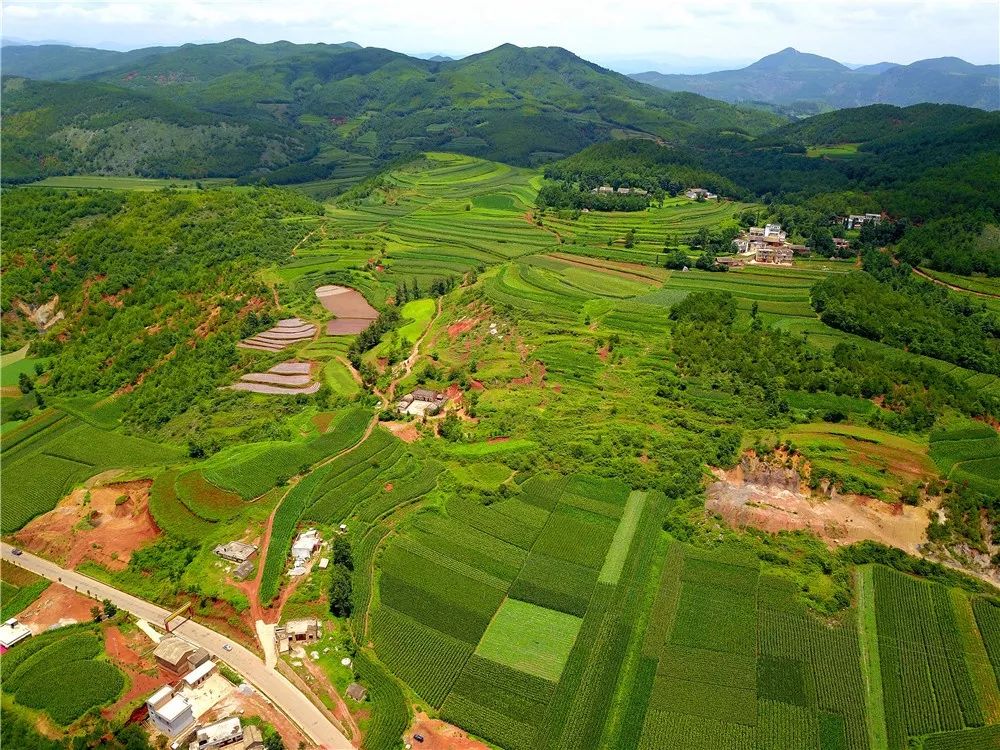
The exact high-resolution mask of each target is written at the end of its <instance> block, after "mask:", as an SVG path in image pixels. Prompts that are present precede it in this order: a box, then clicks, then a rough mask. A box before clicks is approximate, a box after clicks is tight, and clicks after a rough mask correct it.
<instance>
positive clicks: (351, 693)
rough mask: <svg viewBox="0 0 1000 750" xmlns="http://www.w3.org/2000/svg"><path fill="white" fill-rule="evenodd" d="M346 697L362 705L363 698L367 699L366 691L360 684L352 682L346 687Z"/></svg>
mask: <svg viewBox="0 0 1000 750" xmlns="http://www.w3.org/2000/svg"><path fill="white" fill-rule="evenodd" d="M347 697H348V698H353V699H354V700H356V701H357V702H358V703H363V702H364V700H365V698H367V697H368V691H367V690H366V689H365V687H364V686H363V685H361V684H360V683H357V682H352V683H351V684H350V685H348V686H347Z"/></svg>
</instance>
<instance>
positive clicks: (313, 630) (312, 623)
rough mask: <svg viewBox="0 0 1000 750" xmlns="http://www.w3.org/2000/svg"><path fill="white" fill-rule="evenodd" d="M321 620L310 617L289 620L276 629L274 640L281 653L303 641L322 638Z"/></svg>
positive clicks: (313, 640)
mask: <svg viewBox="0 0 1000 750" xmlns="http://www.w3.org/2000/svg"><path fill="white" fill-rule="evenodd" d="M320 635H321V633H320V628H319V620H317V619H316V618H315V617H309V618H306V619H304V620H289V621H288V622H286V623H285V624H284V625H278V626H277V627H275V629H274V642H275V644H276V645H277V647H278V652H279V653H282V654H284V653H287V652H288V650H289V649H291V648H292V647H294V646H297V645H299V644H303V643H313V642H315V641H318V640H319V639H320Z"/></svg>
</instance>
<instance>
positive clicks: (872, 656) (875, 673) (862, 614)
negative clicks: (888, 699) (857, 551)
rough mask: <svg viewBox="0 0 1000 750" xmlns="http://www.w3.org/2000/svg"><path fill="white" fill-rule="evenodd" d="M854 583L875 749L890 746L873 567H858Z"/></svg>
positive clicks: (872, 738)
mask: <svg viewBox="0 0 1000 750" xmlns="http://www.w3.org/2000/svg"><path fill="white" fill-rule="evenodd" d="M855 582H856V585H857V589H858V614H859V616H858V635H859V639H858V642H859V643H860V644H861V654H862V658H861V671H862V673H863V674H864V678H865V695H864V698H865V706H866V718H867V728H868V739H869V742H870V743H871V747H873V748H878V747H888V744H889V738H888V736H887V734H886V726H885V698H884V695H883V692H882V663H881V660H880V659H879V646H878V634H877V624H876V618H875V583H874V581H873V579H872V568H871V567H870V566H865V567H862V568H859V569H858V571H857V572H856V574H855Z"/></svg>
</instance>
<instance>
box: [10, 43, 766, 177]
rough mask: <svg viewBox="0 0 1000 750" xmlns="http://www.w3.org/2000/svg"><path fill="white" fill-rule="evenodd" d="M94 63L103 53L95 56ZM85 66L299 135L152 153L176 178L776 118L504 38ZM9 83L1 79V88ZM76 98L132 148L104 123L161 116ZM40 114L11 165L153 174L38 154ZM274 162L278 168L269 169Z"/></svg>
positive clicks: (259, 173)
mask: <svg viewBox="0 0 1000 750" xmlns="http://www.w3.org/2000/svg"><path fill="white" fill-rule="evenodd" d="M18 49H20V48H13V50H15V51H16V50H18ZM5 54H6V53H5ZM27 63H28V61H27V60H23V61H22V64H21V68H20V69H30V70H33V71H35V74H36V75H41V74H42V73H44V71H41V72H40V71H39V68H40V65H41V63H40V62H39V61H38V60H37V59H36V60H35V62H34V63H32V65H30V66H29V65H28V64H27ZM105 63H106V60H105V58H103V57H102V58H101V59H100V61H97V60H95V61H94V63H93V64H94V65H100V64H105ZM80 67H81V68H82V67H83V66H82V64H81V66H80ZM67 69H68V68H67V66H66V65H62V66H61V67H60V68H59V70H62V71H65V70H67ZM14 70H18V67H17V66H15V67H14ZM49 77H51V76H49ZM90 77H91V78H95V79H98V80H99V81H101V82H102V83H104V84H105V85H106V86H108V87H114V89H111V88H108V89H107V90H106V93H107V95H109V96H110V95H111V93H112V91H114V92H116V95H117V96H118V97H120V98H121V99H122V100H124V101H134V100H136V98H137V97H138V98H140V99H141V101H143V102H145V103H147V106H148V107H153V106H159V105H160V104H161V103H164V102H169V106H168V105H167V104H164V105H163V106H164V107H165V108H169V107H175V106H176V107H187V108H189V109H188V111H190V112H191V113H192V116H193V117H195V118H196V119H199V120H206V119H207V120H210V121H212V122H215V123H226V124H233V125H237V126H245V127H253V128H256V129H257V130H259V132H261V133H263V134H266V135H267V136H268V137H270V133H272V132H277V131H280V132H282V133H284V134H285V138H286V139H288V140H289V141H294V142H295V143H297V144H298V145H299V146H301V148H300V150H299V151H298V152H297V153H292V148H291V146H290V145H286V147H285V148H283V149H280V150H279V153H278V154H277V156H273V155H272V153H271V149H270V148H269V147H267V146H265V147H264V148H262V149H260V150H257V149H256V148H254V149H251V150H252V151H253V153H249V154H247V155H246V157H245V158H244V159H243V160H242V161H240V162H239V163H235V162H233V163H227V165H226V167H225V169H222V170H221V171H220V169H219V168H216V166H215V165H212V167H211V169H210V171H207V170H202V171H201V172H200V173H199V171H198V170H197V169H195V170H192V169H191V168H189V167H187V166H185V165H184V164H183V161H182V160H181V159H179V158H173V157H172V156H170V155H165V156H164V157H163V158H162V159H161V161H162V162H163V163H165V164H167V165H168V167H167V173H170V174H172V176H181V177H196V176H203V175H206V174H209V173H211V174H213V175H214V174H225V175H226V176H245V177H248V178H249V179H252V180H256V179H257V178H259V177H268V178H269V179H271V181H274V182H300V181H304V180H316V179H327V178H331V177H334V178H336V177H338V176H341V175H342V174H343V170H344V168H345V167H346V166H348V165H350V166H354V167H356V166H357V160H358V159H359V158H360V159H362V160H375V163H378V162H384V161H387V160H390V159H392V158H394V157H396V156H398V155H400V154H406V153H412V152H415V151H418V150H421V149H428V148H434V149H445V150H453V151H459V152H462V153H468V154H473V155H479V156H485V157H489V158H493V159H498V160H502V161H506V162H508V163H513V164H530V163H534V162H539V161H545V160H550V159H552V158H557V157H559V156H565V155H568V154H570V153H573V152H575V151H578V150H580V149H581V148H583V147H585V146H587V145H589V144H591V143H595V142H599V141H602V140H608V139H610V138H611V137H613V136H614V135H621V134H623V133H626V132H632V133H635V134H643V135H646V136H647V137H655V138H660V139H664V140H671V141H673V140H679V139H685V138H688V137H690V136H693V135H695V134H697V133H701V132H705V131H708V132H718V131H725V130H735V131H740V132H746V133H750V134H759V133H762V132H764V131H765V130H768V129H770V128H773V127H774V126H776V125H779V124H781V122H782V120H781V118H779V117H777V116H775V115H771V114H768V113H765V112H762V111H759V110H745V109H740V108H737V107H734V106H732V105H728V104H725V103H723V102H718V101H712V100H709V99H705V98H703V97H700V96H696V95H693V94H687V93H667V92H663V91H659V90H657V89H654V88H652V87H649V86H646V85H644V84H641V83H638V82H636V81H633V80H631V79H629V78H628V77H626V76H623V75H620V74H618V73H613V72H611V71H609V70H606V69H604V68H601V67H599V66H597V65H594V64H593V63H589V62H587V61H585V60H582V59H581V58H579V57H577V56H576V55H573V54H572V53H570V52H567V51H566V50H563V49H560V48H555V47H552V48H548V47H547V48H527V49H525V48H519V47H515V46H513V45H503V46H501V47H498V48H496V49H494V50H490V51H488V52H484V53H482V54H479V55H473V56H470V57H467V58H464V59H462V60H458V61H432V60H422V59H418V58H414V57H409V56H406V55H403V54H400V53H397V52H392V51H390V50H384V49H377V48H359V47H358V46H357V45H353V44H344V45H322V44H318V45H295V44H291V43H288V42H277V43H274V44H266V45H257V44H253V43H251V42H247V41H245V40H240V39H234V40H231V41H228V42H223V43H220V44H207V45H184V46H183V47H179V48H176V49H172V50H166V51H163V52H162V53H161V54H157V55H155V56H153V57H144V58H141V59H138V60H133V59H129V60H127V61H124V62H123V63H122V64H121V65H119V66H118V67H115V68H112V69H110V70H103V71H102V72H99V73H95V74H93V75H92V76H90ZM93 85H96V81H91V80H76V81H72V82H66V83H63V84H62V86H64V87H65V88H58V87H57V86H56V84H51V86H52V88H49V89H45V91H46V96H52V97H55V98H56V99H59V98H61V97H65V98H66V99H67V100H71V99H72V98H73V97H74V96H75V92H76V91H77V88H78V87H80V88H79V91H87V90H88V89H87V88H86V87H87V86H93ZM27 88H28V89H29V90H32V91H39V90H41V89H39V87H38V86H37V85H33V86H28V87H27ZM16 91H17V89H16V88H11V93H12V94H14V93H15V92H16ZM33 104H34V102H33V101H27V102H26V101H24V97H18V96H11V97H9V98H8V97H5V101H4V114H5V116H6V115H7V114H8V113H14V114H16V115H20V116H21V117H22V119H27V118H30V117H36V116H40V115H41V112H40V111H36V110H40V108H39V107H34V106H32V105H33ZM88 109H89V110H91V111H92V113H93V114H92V116H91V121H90V122H89V123H88V128H87V130H88V139H93V140H96V141H100V140H102V139H104V138H108V137H110V138H111V139H112V140H113V141H115V142H116V143H119V145H120V148H121V149H123V150H128V149H129V146H130V145H131V147H132V148H133V149H140V150H141V145H140V144H139V142H138V141H134V142H132V143H131V144H129V143H125V142H121V141H120V139H118V138H116V135H117V134H116V133H111V132H109V130H110V129H111V128H113V127H115V126H122V127H125V125H126V123H134V122H136V121H137V120H139V119H142V120H144V121H148V120H150V119H152V120H153V121H155V122H169V121H170V120H169V116H168V117H167V119H163V118H159V117H152V118H150V117H149V116H148V114H144V115H143V116H141V117H140V116H138V115H136V116H133V115H131V114H130V113H128V112H124V113H123V112H121V111H119V108H117V107H109V108H107V109H106V110H98V109H97V108H96V107H95V106H89V107H88ZM32 113H34V114H32ZM98 114H103V115H105V117H104V124H103V125H102V126H101V127H95V124H96V123H95V122H94V120H93V116H96V115H98ZM41 119H42V120H44V123H43V124H44V126H45V128H43V130H41V131H37V132H28V131H26V130H15V132H14V133H13V134H8V133H6V132H5V133H4V140H5V147H9V148H10V149H11V150H12V151H14V152H28V153H30V154H31V155H32V157H33V158H34V161H33V162H32V161H24V162H22V163H21V167H20V172H19V174H26V173H28V172H30V171H31V170H32V169H34V170H35V171H36V172H37V173H38V174H39V175H44V174H53V173H55V172H54V171H53V168H51V166H50V163H51V158H50V157H51V156H57V157H58V158H59V160H60V162H62V163H71V164H72V166H71V168H72V169H73V170H76V171H91V172H99V173H105V172H106V173H114V174H140V175H149V176H159V175H161V174H163V173H162V172H160V171H157V172H152V171H151V169H150V167H149V166H148V165H147V164H145V163H144V162H143V161H142V159H136V160H134V162H135V163H134V164H127V165H123V164H121V163H118V162H116V161H115V160H112V159H110V158H108V157H107V156H106V155H105V154H103V153H100V152H93V151H88V150H87V149H86V148H80V147H79V144H78V143H77V148H76V151H77V152H82V153H77V154H76V156H77V159H76V161H72V160H69V159H68V157H67V156H65V155H64V153H63V152H61V151H58V150H57V149H56V148H55V147H54V146H52V151H53V153H52V154H49V153H46V151H45V147H44V146H43V144H46V143H49V142H51V141H52V139H51V138H50V137H49V136H52V135H56V137H55V139H54V140H55V141H56V142H59V141H60V140H65V135H66V133H67V132H68V131H69V130H71V129H72V128H74V127H77V125H76V122H75V115H73V114H72V113H71V112H68V111H64V110H62V109H59V111H57V112H54V113H53V112H49V111H47V110H46V112H45V116H44V117H43V118H41ZM147 124H148V123H147V122H143V123H142V126H143V127H145V126H147ZM91 131H93V132H92V134H91ZM77 140H78V139H77ZM26 141H28V142H31V144H32V146H31V147H30V148H29V147H28V146H27V145H26ZM313 144H315V145H316V146H317V147H318V151H317V150H313V149H312V148H311V146H312V145H313ZM28 164H33V165H34V166H33V167H29V166H28ZM171 167H172V168H173V171H172V172H171ZM278 169H282V171H281V172H279V173H277V174H274V172H275V170H278Z"/></svg>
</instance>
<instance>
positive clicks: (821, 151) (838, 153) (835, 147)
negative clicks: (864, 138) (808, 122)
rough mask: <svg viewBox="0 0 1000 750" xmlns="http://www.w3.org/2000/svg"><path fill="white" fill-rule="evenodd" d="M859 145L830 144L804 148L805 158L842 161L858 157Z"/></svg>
mask: <svg viewBox="0 0 1000 750" xmlns="http://www.w3.org/2000/svg"><path fill="white" fill-rule="evenodd" d="M860 145H861V144H860V143H831V144H826V145H822V146H809V147H808V148H806V156H808V157H810V158H812V159H816V158H820V157H825V158H827V159H843V158H850V157H852V156H857V155H858V146H860Z"/></svg>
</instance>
